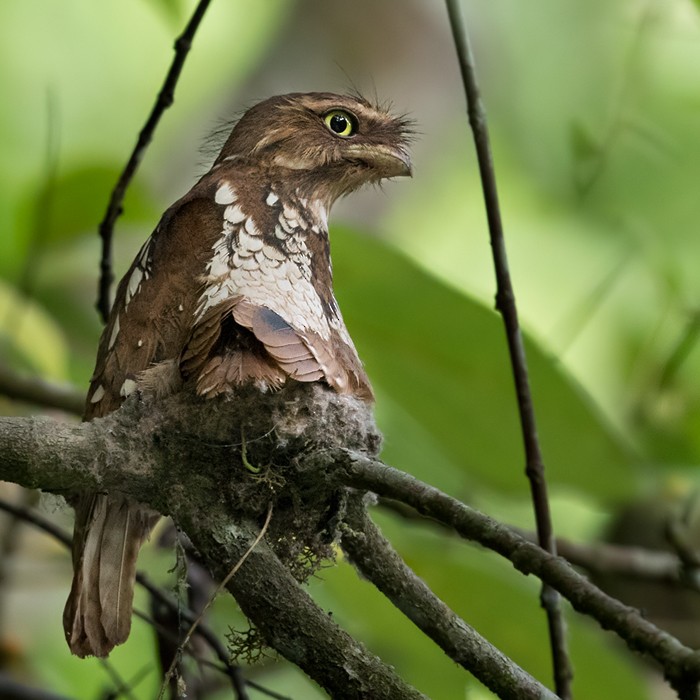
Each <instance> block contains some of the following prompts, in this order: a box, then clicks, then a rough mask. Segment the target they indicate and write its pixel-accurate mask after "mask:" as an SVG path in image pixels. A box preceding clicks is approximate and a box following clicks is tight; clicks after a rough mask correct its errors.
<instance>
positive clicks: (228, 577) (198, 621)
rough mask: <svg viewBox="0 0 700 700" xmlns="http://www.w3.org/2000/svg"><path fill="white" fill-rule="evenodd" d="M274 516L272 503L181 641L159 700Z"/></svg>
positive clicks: (263, 535)
mask: <svg viewBox="0 0 700 700" xmlns="http://www.w3.org/2000/svg"><path fill="white" fill-rule="evenodd" d="M271 518H272V504H270V506H269V507H268V509H267V515H266V516H265V522H264V523H263V526H262V527H261V528H260V532H259V533H258V535H257V537H256V538H255V539H254V540H253V542H252V544H251V545H250V547H248V549H247V550H246V551H245V552H244V553H243V556H241V558H240V559H239V560H238V561H237V562H236V563H235V565H234V566H233V567H232V568H231V570H230V571H229V572H228V573H227V574H226V576H224V578H223V579H222V580H221V582H220V583H219V585H218V586H217V587H216V590H215V591H214V593H213V594H212V595H211V597H210V598H209V600H208V601H207V604H206V605H205V606H204V608H203V609H202V611H201V612H200V613H199V615H198V616H197V619H196V620H194V622H192V625H191V626H190V628H189V630H187V634H186V635H185V638H184V639H183V640H182V641H181V642H180V647H179V653H177V654H175V656H174V658H173V661H172V663H171V664H170V668H169V669H168V670H167V672H166V674H165V676H164V677H163V682H162V684H161V686H160V692H159V693H158V700H161V698H162V697H163V693H164V692H165V689H166V688H167V687H168V682H169V681H170V679H171V678H172V675H173V672H174V671H175V666H176V665H177V661H178V658H179V657H180V655H181V654H182V650H183V649H184V648H185V647H186V646H187V645H188V644H189V643H190V639H192V635H193V634H194V633H195V630H196V629H197V627H198V626H199V625H200V624H201V622H202V620H203V619H204V616H205V615H206V613H207V610H209V608H210V607H211V606H212V604H213V603H214V601H215V600H216V598H217V596H218V595H219V593H221V591H223V590H224V588H226V586H227V585H228V582H229V581H230V580H231V579H232V578H233V577H234V576H235V575H236V573H237V572H238V570H239V569H240V568H241V566H243V564H244V563H245V560H246V559H247V558H248V557H249V556H250V555H251V554H252V552H253V550H254V549H255V548H256V547H257V546H258V544H259V543H260V541H261V540H262V538H263V537H265V533H266V532H267V528H268V526H269V525H270V519H271Z"/></svg>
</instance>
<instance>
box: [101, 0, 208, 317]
mask: <svg viewBox="0 0 700 700" xmlns="http://www.w3.org/2000/svg"><path fill="white" fill-rule="evenodd" d="M209 3H210V0H199V3H197V7H196V8H195V11H194V13H193V14H192V17H191V18H190V21H189V22H188V23H187V26H186V27H185V31H183V33H182V34H181V35H180V36H179V37H178V39H177V40H176V41H175V56H174V58H173V62H172V64H171V65H170V69H169V70H168V74H167V76H166V77H165V82H164V83H163V86H162V87H161V89H160V92H159V93H158V98H157V99H156V102H155V104H154V105H153V109H152V110H151V113H150V115H149V116H148V119H147V120H146V123H145V124H144V126H143V128H142V129H141V132H140V133H139V137H138V140H137V142H136V146H135V147H134V150H133V152H132V153H131V157H130V158H129V161H128V163H127V164H126V166H125V168H124V170H123V171H122V173H121V175H120V176H119V180H118V181H117V184H116V185H115V187H114V189H113V190H112V195H111V197H110V200H109V205H108V206H107V211H106V213H105V216H104V219H103V220H102V223H100V228H99V232H100V238H101V239H102V257H101V260H100V282H99V289H98V297H97V310H98V311H99V313H100V316H101V317H102V320H103V321H104V322H106V321H107V317H108V316H109V310H110V306H111V300H110V294H111V287H112V282H113V281H114V274H113V272H112V234H113V232H114V224H115V223H116V221H117V219H118V218H119V215H120V214H121V213H122V202H123V201H124V195H125V194H126V190H127V188H128V186H129V183H130V182H131V179H132V178H133V177H134V174H135V173H136V170H137V168H138V166H139V163H140V162H141V158H142V157H143V154H144V152H145V150H146V148H147V147H148V144H149V143H150V142H151V139H152V138H153V133H154V131H155V129H156V127H157V126H158V122H159V121H160V118H161V116H163V112H165V110H166V109H167V108H168V107H170V106H171V105H172V104H173V101H174V94H175V86H176V85H177V81H178V79H179V78H180V73H181V71H182V67H183V65H184V63H185V58H186V57H187V54H188V52H189V50H190V48H191V46H192V39H193V38H194V35H195V32H196V31H197V28H198V27H199V24H200V22H201V21H202V18H203V17H204V13H205V12H206V11H207V7H208V6H209Z"/></svg>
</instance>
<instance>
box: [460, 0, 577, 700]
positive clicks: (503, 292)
mask: <svg viewBox="0 0 700 700" xmlns="http://www.w3.org/2000/svg"><path fill="white" fill-rule="evenodd" d="M447 11H448V15H449V19H450V27H451V28H452V34H453V38H454V42H455V46H456V49H457V55H458V58H459V67H460V70H461V72H462V81H463V84H464V91H465V93H466V97H467V113H468V116H469V124H470V125H471V128H472V133H473V135H474V145H475V147H476V155H477V160H478V162H479V173H480V175H481V185H482V189H483V192H484V202H485V204H486V216H487V218H488V223H489V235H490V239H491V250H492V252H493V262H494V268H495V271H496V281H497V291H496V308H497V309H498V311H499V312H500V313H501V316H502V318H503V323H504V325H505V331H506V338H507V340H508V352H509V354H510V362H511V367H512V369H513V378H514V380H515V390H516V394H517V399H518V412H519V414H520V426H521V431H522V436H523V443H524V447H525V460H526V467H525V472H526V474H527V477H528V479H529V481H530V492H531V494H532V502H533V505H534V509H535V521H536V523H537V536H538V539H539V543H540V546H541V547H542V549H545V550H546V551H547V552H549V553H550V554H552V555H553V556H556V553H557V547H556V542H555V540H554V528H553V526H552V516H551V512H550V508H549V498H548V496H547V482H546V479H545V473H544V472H545V470H544V459H543V457H542V450H541V448H540V441H539V437H538V435H537V421H536V420H535V409H534V405H533V401H532V392H531V390H530V378H529V373H528V366H527V357H526V355H525V346H524V344H523V339H522V335H521V333H520V323H519V321H518V310H517V307H516V304H515V292H514V290H513V283H512V281H511V278H510V271H509V267H508V255H507V253H506V243H505V236H504V234H503V222H502V219H501V209H500V206H499V203H498V189H497V187H496V174H495V169H494V165H493V156H492V154H491V145H490V143H489V132H488V126H487V123H486V111H485V109H484V105H483V102H482V100H481V93H480V91H479V85H478V81H477V77H476V68H475V64H474V56H473V54H472V49H471V45H470V42H469V34H468V33H467V29H466V23H465V21H464V17H463V15H462V12H461V8H460V6H459V2H458V0H447ZM540 601H541V603H542V607H543V608H544V609H545V611H546V613H547V622H548V625H549V637H550V641H551V648H552V661H553V667H554V681H555V687H556V691H557V694H558V695H560V696H561V697H562V698H563V700H570V698H571V697H572V696H571V681H572V679H573V674H574V672H573V667H572V665H571V660H570V659H569V652H568V649H567V641H566V625H565V622H564V616H563V614H562V611H561V605H560V601H559V596H558V595H557V593H556V591H554V590H552V589H551V588H550V587H549V586H547V585H546V584H545V585H543V586H542V593H541V596H540Z"/></svg>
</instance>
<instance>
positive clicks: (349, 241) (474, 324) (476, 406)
mask: <svg viewBox="0 0 700 700" xmlns="http://www.w3.org/2000/svg"><path fill="white" fill-rule="evenodd" d="M331 238H332V245H333V257H334V261H335V272H336V274H335V281H336V288H337V291H338V296H339V299H340V301H341V308H342V309H343V314H344V315H345V318H346V320H347V323H348V326H349V328H350V331H351V334H352V336H353V338H354V339H355V341H356V344H357V347H358V350H359V352H360V356H361V357H362V358H363V360H364V361H365V363H366V366H367V370H368V372H369V375H370V378H371V379H372V381H373V383H374V384H375V385H376V386H377V387H378V389H379V391H380V395H384V394H386V395H387V396H389V397H390V399H391V401H392V402H394V403H396V404H398V405H399V406H400V407H401V411H402V412H403V413H404V414H405V416H406V418H405V419H403V423H404V425H406V424H407V420H408V418H410V420H411V421H412V422H413V423H414V424H418V425H420V426H421V430H417V431H414V430H405V429H404V430H401V431H400V432H399V433H398V434H397V433H396V432H395V431H393V430H391V429H389V430H387V432H386V445H387V448H386V451H385V458H386V459H387V460H388V461H390V462H392V461H393V458H394V456H398V455H405V454H407V453H408V452H414V453H416V454H419V453H422V454H424V455H425V456H424V460H425V463H424V464H423V465H422V469H421V472H422V473H420V474H419V475H420V476H424V477H425V478H428V479H429V480H430V473H431V468H432V465H431V463H430V460H429V457H428V455H429V454H430V451H427V452H426V449H425V444H426V442H425V436H426V435H428V436H429V438H430V440H431V441H432V443H433V444H435V445H437V446H438V447H439V455H440V456H439V459H440V460H442V461H444V460H445V459H447V460H449V461H450V462H451V463H452V464H453V465H455V466H456V467H457V468H458V469H459V470H460V474H461V479H462V480H463V481H462V483H464V488H468V483H467V482H468V481H470V482H472V484H479V485H481V486H488V487H491V488H495V489H505V490H510V491H512V490H518V491H523V490H526V489H527V482H526V480H525V477H524V475H523V470H524V466H525V458H524V454H523V448H522V439H521V436H520V429H519V422H518V414H517V407H516V401H515V392H514V388H513V380H512V376H511V369H510V364H509V361H508V356H507V352H506V344H505V336H504V331H503V327H502V323H501V320H500V318H499V317H498V316H497V315H496V314H495V313H494V312H493V311H491V310H490V309H487V308H485V307H484V306H483V305H482V304H480V303H478V302H476V301H475V300H474V299H471V298H470V297H468V296H467V295H465V294H463V293H461V292H459V291H457V290H455V289H453V288H451V287H449V286H448V285H446V284H444V283H443V282H440V281H439V280H437V279H435V278H434V277H432V276H430V275H429V274H428V273H426V272H425V271H424V270H422V269H421V268H419V267H418V266H417V265H415V264H414V263H412V262H411V261H409V260H408V259H407V258H406V257H404V256H403V255H402V254H401V253H399V252H398V251H397V250H395V249H393V248H391V247H389V246H387V245H386V244H384V243H381V242H380V241H378V240H376V239H373V238H369V237H367V236H362V235H358V234H355V233H353V232H351V231H349V230H347V229H338V228H336V229H334V230H333V232H332V234H331ZM526 347H527V355H528V360H529V365H530V374H531V381H532V386H533V394H534V402H535V410H536V412H537V416H538V419H539V429H540V437H541V440H542V445H543V450H544V457H545V462H546V467H547V475H548V478H549V480H550V482H551V483H553V484H559V485H566V486H572V487H575V488H578V489H582V490H584V491H587V492H589V493H592V494H596V495H598V496H601V497H605V498H614V497H617V496H620V495H623V494H624V493H626V492H627V491H628V489H629V484H630V483H631V480H632V479H633V476H634V473H633V466H632V465H633V461H634V460H633V457H632V455H631V454H630V452H629V450H628V449H627V448H626V447H625V446H624V445H623V444H622V443H621V442H620V440H619V439H617V437H616V436H615V435H614V434H613V433H612V430H611V428H610V427H609V426H608V425H607V424H606V423H605V422H604V420H603V418H602V416H601V414H599V413H598V412H597V411H596V410H595V408H594V406H593V405H592V403H591V401H590V399H589V398H588V397H586V396H585V395H584V393H583V391H582V390H581V388H580V387H579V386H578V385H577V384H576V383H575V382H574V381H573V380H572V379H571V378H570V377H569V376H568V375H567V374H566V373H565V372H564V371H563V369H562V368H561V366H560V365H558V364H557V362H556V361H555V360H553V359H552V358H551V357H550V356H549V355H547V354H546V353H544V352H543V351H542V350H541V349H540V348H539V347H538V346H537V345H536V343H534V342H533V341H532V340H531V339H527V341H526ZM379 415H380V417H381V416H382V415H383V407H381V406H380V410H379ZM391 423H392V421H391V420H390V421H386V426H387V428H391ZM435 454H437V452H435ZM395 466H396V467H399V468H403V467H404V464H403V463H402V462H401V459H397V460H396V462H395Z"/></svg>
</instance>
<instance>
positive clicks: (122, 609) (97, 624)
mask: <svg viewBox="0 0 700 700" xmlns="http://www.w3.org/2000/svg"><path fill="white" fill-rule="evenodd" d="M158 517H159V516H158V514H157V513H156V512H155V511H152V510H151V509H150V508H146V507H145V506H143V505H141V504H137V503H135V502H133V501H130V500H129V499H127V498H123V497H119V496H105V495H103V494H95V493H91V494H86V495H84V496H82V497H81V500H80V503H79V504H78V506H77V507H76V510H75V533H74V536H73V585H72V587H71V592H70V595H69V596H68V601H67V602H66V607H65V610H64V611H63V628H64V630H65V633H66V639H67V641H68V646H69V647H70V650H71V652H72V653H73V654H75V655H76V656H80V657H85V656H100V657H104V656H107V655H108V654H109V652H110V651H111V650H112V649H113V648H114V647H115V646H116V645H117V644H121V643H122V642H124V641H126V638H127V637H128V636H129V631H130V630H131V607H132V603H133V599H134V582H135V579H136V560H137V558H138V553H139V549H140V548H141V545H142V544H143V542H144V540H145V539H146V538H147V537H148V534H149V533H150V531H151V528H152V527H153V526H154V525H155V523H156V522H157V520H158Z"/></svg>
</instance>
